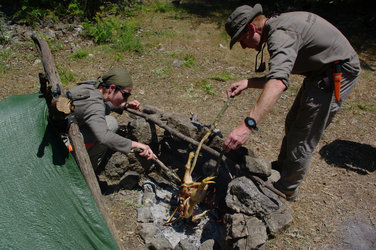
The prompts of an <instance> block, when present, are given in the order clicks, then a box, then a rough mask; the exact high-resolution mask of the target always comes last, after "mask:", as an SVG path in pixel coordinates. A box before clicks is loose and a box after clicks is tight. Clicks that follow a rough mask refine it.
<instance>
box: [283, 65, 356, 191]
mask: <svg viewBox="0 0 376 250" xmlns="http://www.w3.org/2000/svg"><path fill="white" fill-rule="evenodd" d="M359 69H360V67H359ZM358 73H359V71H358ZM321 78H322V77H321ZM357 79H358V74H354V73H352V74H350V73H346V72H343V75H342V81H341V101H340V102H339V103H338V102H337V101H336V99H335V97H334V93H333V91H329V92H326V91H323V90H321V89H319V88H318V86H317V85H318V84H317V83H318V81H319V80H320V79H319V78H318V77H311V78H310V77H307V78H305V79H304V82H303V86H302V87H301V89H300V90H299V92H298V95H297V97H296V99H295V101H294V103H293V105H292V107H291V109H290V111H289V112H288V114H287V117H286V121H285V136H284V138H283V140H282V145H281V150H280V153H279V156H278V165H279V167H280V171H281V178H280V180H279V181H278V186H279V187H281V191H282V192H284V193H285V194H287V195H292V194H294V193H295V192H296V191H297V189H298V186H299V185H300V184H301V182H302V181H303V179H304V176H305V175H306V173H307V171H308V168H309V164H310V161H311V158H312V154H313V151H314V150H315V148H316V146H317V144H318V142H319V141H320V139H321V137H322V135H323V133H324V131H325V129H326V128H327V127H328V125H329V124H330V123H331V122H332V120H333V118H334V116H335V114H336V113H337V111H338V110H339V108H340V107H341V105H342V103H343V101H344V100H345V99H346V98H347V96H348V95H349V94H350V92H351V91H352V89H353V87H354V85H355V84H356V82H357Z"/></svg>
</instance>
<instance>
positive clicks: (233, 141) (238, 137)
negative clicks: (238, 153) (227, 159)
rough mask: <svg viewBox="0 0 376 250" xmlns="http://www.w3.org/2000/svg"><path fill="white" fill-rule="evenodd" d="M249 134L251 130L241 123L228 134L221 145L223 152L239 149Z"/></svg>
mask: <svg viewBox="0 0 376 250" xmlns="http://www.w3.org/2000/svg"><path fill="white" fill-rule="evenodd" d="M250 134H251V130H250V129H249V128H248V127H247V126H246V125H245V123H244V122H243V123H242V124H241V125H239V126H238V127H236V128H235V129H234V130H233V131H232V132H231V133H230V134H229V136H228V137H227V139H226V140H225V142H224V144H223V150H224V151H225V152H229V151H230V150H236V149H238V148H240V147H241V146H242V145H243V144H244V143H245V142H246V141H247V140H248V138H249V136H250Z"/></svg>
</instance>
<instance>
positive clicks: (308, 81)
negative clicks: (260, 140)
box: [223, 4, 360, 201]
mask: <svg viewBox="0 0 376 250" xmlns="http://www.w3.org/2000/svg"><path fill="white" fill-rule="evenodd" d="M225 28H226V31H227V33H228V34H229V35H230V36H231V42H230V48H232V46H233V45H234V44H235V43H236V42H239V43H240V45H241V46H242V48H243V49H246V48H252V49H255V50H257V51H259V52H260V51H261V52H262V50H263V47H264V46H265V44H266V45H267V48H268V52H269V54H270V60H269V72H268V73H267V74H266V75H265V76H264V77H254V78H249V79H244V80H241V81H239V82H235V83H233V84H232V85H231V86H230V87H229V88H228V89H227V95H228V96H236V95H239V94H240V93H241V92H242V91H243V90H245V89H247V88H258V89H262V92H261V94H260V96H259V98H258V100H257V102H256V103H255V105H254V106H253V107H252V108H251V110H250V112H249V115H248V116H247V117H246V118H245V119H244V120H243V121H242V122H241V123H240V125H239V126H237V127H236V128H235V129H234V130H233V131H232V132H231V133H230V134H229V136H228V137H227V139H226V140H225V143H224V145H223V149H224V150H225V151H227V152H228V151H230V150H234V149H237V148H239V147H240V146H241V145H243V144H244V143H245V142H246V141H247V140H248V138H249V136H250V134H251V132H252V131H255V130H257V124H258V123H260V121H261V120H262V118H263V117H264V116H265V115H266V114H267V113H268V112H269V111H270V110H271V109H272V107H273V106H274V105H275V104H276V102H277V100H278V99H279V97H280V96H281V94H282V93H283V91H285V90H286V89H287V88H288V87H289V84H290V83H289V76H290V74H300V75H303V76H305V79H304V81H303V84H302V87H301V88H300V90H299V93H298V95H297V97H296V99H295V101H294V104H293V105H292V107H291V109H290V111H289V112H288V114H287V117H286V121H285V135H284V138H283V140H282V145H281V150H280V153H279V156H278V160H277V161H275V162H273V164H272V167H273V168H274V169H276V170H278V171H279V172H280V173H281V178H280V180H279V181H278V182H276V183H275V187H276V188H277V189H279V190H280V191H281V192H283V193H284V194H286V197H287V199H288V200H290V201H294V200H295V199H296V197H297V192H298V186H299V185H300V184H301V182H302V181H303V178H304V176H305V174H306V172H307V170H308V167H309V163H310V160H311V157H312V153H313V151H314V149H315V147H316V146H317V144H318V142H319V140H320V138H321V136H322V134H323V132H324V130H325V128H326V127H327V126H328V125H329V124H330V122H331V121H332V120H333V117H334V115H335V114H336V113H337V111H338V110H339V108H340V107H341V105H342V104H343V101H344V100H345V99H346V97H347V96H348V95H349V94H350V92H351V90H352V89H353V87H354V85H355V84H356V82H357V79H358V76H359V74H360V63H359V59H358V56H357V54H356V52H355V50H354V49H353V48H352V46H351V45H350V43H349V41H348V40H347V39H346V38H345V36H344V35H343V34H342V33H341V32H340V31H339V30H338V29H337V28H335V27H334V26H333V25H332V24H330V23H329V22H327V21H326V20H324V19H323V18H321V17H319V16H317V15H315V14H313V13H309V12H303V11H299V12H289V13H284V14H280V15H275V16H273V17H271V18H266V17H265V16H264V15H263V11H262V7H261V5H260V4H256V5H255V6H254V7H251V6H247V5H243V6H240V7H238V8H237V9H236V10H235V11H234V12H233V13H232V14H231V15H230V17H229V18H228V19H227V22H226V25H225ZM256 64H257V56H256ZM261 66H262V64H261ZM255 68H256V69H257V65H256V67H255ZM260 68H262V67H260ZM256 71H263V70H259V69H257V70H256ZM337 71H340V73H339V74H342V79H341V78H339V83H340V86H338V81H334V80H333V78H334V77H337V76H338V74H334V73H336V72H337ZM336 79H337V80H338V78H336ZM334 82H336V83H335V84H334ZM334 85H335V86H334ZM337 87H338V88H337ZM334 89H335V90H334Z"/></svg>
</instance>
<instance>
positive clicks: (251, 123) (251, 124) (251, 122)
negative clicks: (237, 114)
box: [247, 118, 256, 128]
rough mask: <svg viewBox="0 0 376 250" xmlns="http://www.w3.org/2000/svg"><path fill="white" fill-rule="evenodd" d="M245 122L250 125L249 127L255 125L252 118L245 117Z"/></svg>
mask: <svg viewBox="0 0 376 250" xmlns="http://www.w3.org/2000/svg"><path fill="white" fill-rule="evenodd" d="M247 124H248V126H250V127H251V128H253V127H255V125H256V123H255V120H253V119H249V118H248V119H247Z"/></svg>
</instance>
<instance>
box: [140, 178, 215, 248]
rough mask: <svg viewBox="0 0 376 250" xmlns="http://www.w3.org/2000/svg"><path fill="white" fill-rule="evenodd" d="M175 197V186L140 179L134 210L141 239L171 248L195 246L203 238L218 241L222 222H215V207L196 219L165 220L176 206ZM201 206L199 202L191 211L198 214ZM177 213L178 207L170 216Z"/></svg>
mask: <svg viewBox="0 0 376 250" xmlns="http://www.w3.org/2000/svg"><path fill="white" fill-rule="evenodd" d="M177 197H178V190H172V189H171V190H167V189H165V188H162V187H160V186H158V185H157V184H156V183H153V182H152V181H147V182H144V184H143V185H142V192H140V196H139V200H138V203H139V204H140V206H141V207H140V208H138V210H137V212H138V221H139V223H141V224H140V225H141V226H140V229H141V230H140V231H141V236H142V237H143V238H144V240H145V243H147V244H149V245H154V246H155V247H157V248H158V249H159V248H164V247H162V246H165V247H167V248H171V249H199V248H200V246H201V245H202V244H203V243H204V242H205V241H208V240H213V241H211V242H212V243H214V242H220V241H221V240H220V238H221V235H222V234H223V232H222V231H223V230H222V228H223V224H222V223H220V222H217V220H218V215H217V214H216V210H215V209H212V210H210V211H209V212H208V213H207V214H206V216H205V217H203V218H202V219H200V220H198V221H196V222H192V221H191V220H190V219H179V220H177V221H175V222H173V223H170V224H168V225H166V224H165V223H166V221H167V219H168V218H169V217H170V215H171V214H172V213H173V212H174V210H175V208H176V207H177V206H178V203H177ZM205 209H206V206H205V205H199V206H197V208H196V209H195V212H197V213H198V214H199V213H201V212H204V211H205ZM177 217H178V211H177V212H176V214H175V216H174V218H177ZM142 225H144V226H142ZM156 245H157V246H156ZM213 247H214V246H213Z"/></svg>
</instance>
